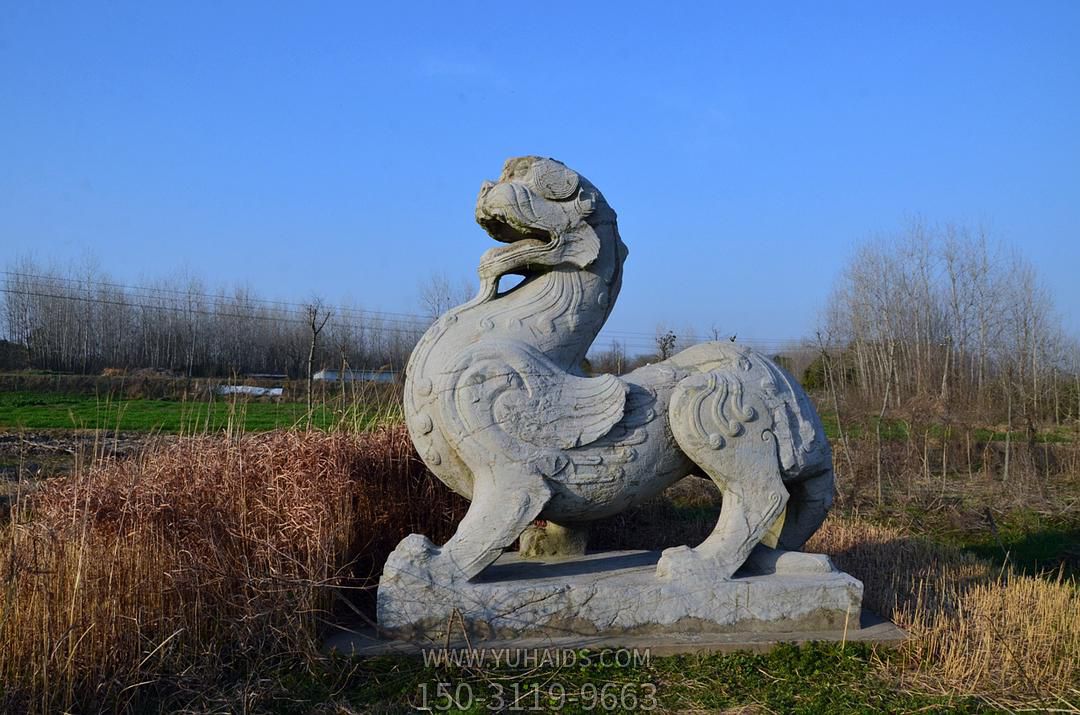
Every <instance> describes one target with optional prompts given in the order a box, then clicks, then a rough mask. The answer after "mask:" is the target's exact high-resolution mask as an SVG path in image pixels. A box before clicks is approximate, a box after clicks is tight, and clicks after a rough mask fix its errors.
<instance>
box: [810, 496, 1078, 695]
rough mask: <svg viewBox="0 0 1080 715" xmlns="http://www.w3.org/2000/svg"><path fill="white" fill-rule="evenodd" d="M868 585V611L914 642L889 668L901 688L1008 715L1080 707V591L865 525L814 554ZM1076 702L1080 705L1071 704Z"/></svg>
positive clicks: (839, 533)
mask: <svg viewBox="0 0 1080 715" xmlns="http://www.w3.org/2000/svg"><path fill="white" fill-rule="evenodd" d="M807 549H808V550H810V551H819V552H824V553H828V554H832V555H833V557H834V560H835V561H836V563H837V566H839V567H840V568H841V569H843V570H845V571H847V572H849V573H851V574H852V575H854V576H856V577H857V578H859V579H860V580H862V582H863V586H864V588H865V592H864V596H863V604H864V605H865V606H866V607H868V608H870V609H872V610H874V611H877V612H879V613H881V614H882V615H884V616H885V617H887V618H889V619H891V620H892V621H893V622H895V623H897V624H898V625H899V626H901V627H902V628H905V629H907V630H908V631H909V633H910V634H911V637H910V638H909V639H908V640H907V641H906V642H905V643H904V644H903V646H902V647H901V649H900V651H899V665H900V667H899V668H897V667H896V666H897V663H895V662H892V663H890V664H889V665H888V672H889V675H890V676H891V677H894V678H896V679H898V681H899V683H900V685H901V686H902V687H903V686H907V687H911V688H913V689H917V690H920V691H924V692H926V691H929V692H936V693H942V694H951V695H956V694H966V695H974V696H978V697H981V698H983V699H984V700H987V701H990V702H992V703H995V704H998V705H1002V706H1004V707H1021V706H1028V707H1030V706H1032V705H1033V704H1037V705H1039V706H1041V707H1048V708H1054V707H1062V706H1067V707H1069V708H1073V709H1075V708H1076V706H1077V705H1078V704H1080V681H1078V679H1080V589H1078V588H1077V584H1076V583H1075V581H1069V580H1066V579H1064V578H1063V577H1061V576H1060V575H1059V577H1058V578H1056V579H1046V578H1034V577H1029V576H1024V575H1021V574H1018V573H1014V572H1012V571H1010V570H1007V569H1001V568H999V567H996V566H994V565H993V564H991V563H989V562H987V561H984V560H981V559H979V558H976V557H975V556H972V555H971V554H967V553H964V552H961V551H959V550H957V549H954V548H950V547H947V546H943V545H940V544H936V543H933V542H930V541H927V540H925V539H920V538H913V537H911V536H910V535H908V534H906V533H905V532H903V531H901V530H900V529H897V528H895V527H889V526H882V525H878V524H874V523H871V522H868V521H865V520H863V519H860V518H858V517H857V516H851V515H849V516H833V517H830V518H829V520H827V521H826V522H825V525H824V526H823V527H822V529H821V530H820V531H819V532H818V533H817V534H816V535H815V536H814V537H813V539H812V540H811V541H810V543H808V544H807ZM1070 702H1071V705H1069V704H1068V703H1070Z"/></svg>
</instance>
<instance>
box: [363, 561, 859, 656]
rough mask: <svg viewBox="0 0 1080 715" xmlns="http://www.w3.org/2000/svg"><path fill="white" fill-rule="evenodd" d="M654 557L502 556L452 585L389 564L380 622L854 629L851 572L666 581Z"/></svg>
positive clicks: (485, 630)
mask: <svg viewBox="0 0 1080 715" xmlns="http://www.w3.org/2000/svg"><path fill="white" fill-rule="evenodd" d="M659 557H660V553H659V552H650V551H615V552H605V553H597V554H588V555H584V556H579V557H575V558H572V559H567V560H563V561H557V562H546V563H545V562H537V561H526V560H523V559H521V558H520V557H519V556H518V555H517V554H503V555H502V556H501V557H500V558H499V560H498V561H496V562H495V563H494V564H492V565H491V566H489V567H488V568H487V569H485V571H484V572H483V573H482V574H481V576H480V578H479V580H476V581H472V582H465V581H458V582H454V583H452V584H450V583H435V582H432V581H431V580H429V579H428V578H425V577H418V576H417V575H415V574H412V573H409V572H407V571H406V570H405V568H407V567H406V566H404V565H402V567H400V568H399V567H396V566H395V565H394V564H393V563H391V564H388V565H387V568H386V570H385V571H384V573H383V577H382V580H381V581H380V582H379V595H378V617H379V626H380V629H381V630H382V631H383V632H384V635H386V636H390V637H393V638H401V639H413V640H427V639H438V640H441V639H442V638H443V637H445V636H446V634H447V631H448V628H449V631H450V635H451V637H457V636H460V635H461V634H462V632H463V629H464V631H465V632H466V633H467V634H468V636H469V638H472V639H480V640H483V639H507V638H536V637H548V638H560V637H567V636H604V635H643V636H649V635H658V636H661V635H668V634H687V633H736V632H758V633H766V632H767V633H789V634H798V633H799V632H811V631H814V632H820V631H841V630H842V631H844V632H845V633H846V632H847V631H848V630H851V631H855V630H857V629H858V628H859V615H860V611H861V606H862V583H861V582H859V581H858V580H856V579H855V578H853V577H851V576H849V575H848V574H845V573H842V572H839V571H832V572H829V573H801V574H792V573H785V574H777V573H773V574H768V575H743V574H742V573H739V574H737V575H736V578H734V579H731V580H722V579H718V578H714V577H711V576H710V575H709V574H708V573H702V574H695V575H694V576H692V577H684V578H681V579H678V578H677V579H671V580H665V579H661V578H658V577H657V575H656V563H657V560H658V559H659ZM459 616H460V618H459Z"/></svg>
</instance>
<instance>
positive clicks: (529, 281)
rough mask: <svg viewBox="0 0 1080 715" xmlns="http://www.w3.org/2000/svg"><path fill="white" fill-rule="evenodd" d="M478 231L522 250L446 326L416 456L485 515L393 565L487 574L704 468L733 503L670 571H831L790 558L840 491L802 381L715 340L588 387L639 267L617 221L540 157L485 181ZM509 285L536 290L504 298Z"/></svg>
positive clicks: (498, 255)
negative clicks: (503, 559)
mask: <svg viewBox="0 0 1080 715" xmlns="http://www.w3.org/2000/svg"><path fill="white" fill-rule="evenodd" d="M476 220H477V221H478V222H479V223H480V225H481V226H482V227H483V228H484V229H485V230H486V231H487V232H488V233H489V234H490V235H491V237H492V238H494V239H495V240H497V241H501V242H503V243H506V244H508V245H506V246H503V247H497V248H493V249H491V250H489V251H487V253H485V254H484V256H483V258H482V259H481V261H480V271H479V272H480V291H479V293H478V295H477V296H476V297H475V298H474V299H473V300H471V301H469V302H468V303H466V304H464V305H461V306H459V307H457V308H453V309H452V310H450V311H448V312H447V313H446V314H445V315H443V316H442V317H441V318H439V319H438V320H437V321H436V322H435V324H434V325H432V326H431V328H430V329H429V330H428V331H427V333H426V334H425V335H424V336H423V338H422V339H421V340H420V342H419V344H418V345H417V346H416V349H415V350H414V351H413V353H412V357H411V359H410V360H409V365H408V369H407V373H406V381H405V416H406V420H407V424H408V429H409V433H410V435H411V436H412V439H413V441H414V443H415V444H416V448H417V450H418V451H419V453H420V455H421V456H422V458H423V459H424V462H425V463H426V464H427V465H428V467H429V468H430V469H431V471H432V472H434V473H435V474H436V475H437V476H438V477H439V479H441V480H442V481H443V482H445V483H446V484H447V485H448V486H449V487H450V488H451V489H453V490H454V491H456V492H457V493H459V494H461V495H463V496H465V497H467V498H469V499H471V501H472V504H471V506H470V508H469V510H468V513H467V514H466V516H465V517H464V518H463V519H462V521H461V523H460V524H459V526H458V529H457V532H456V533H455V534H454V536H453V537H452V538H451V539H450V540H449V541H448V542H447V543H446V544H444V545H443V546H441V547H436V546H435V545H434V544H432V543H431V542H430V541H428V540H427V539H426V538H425V537H423V536H420V535H417V534H413V535H411V536H409V537H408V538H406V539H405V540H403V541H402V542H401V544H399V546H398V548H397V549H396V550H395V552H394V554H393V555H392V556H391V559H392V562H393V563H394V564H395V567H396V568H399V569H400V568H403V567H404V568H406V569H408V570H409V571H411V572H413V573H422V574H425V577H426V578H430V579H432V580H435V581H452V580H455V579H472V578H473V577H475V576H477V575H478V574H479V573H480V572H481V571H482V570H483V569H484V567H485V566H487V565H488V564H490V563H492V562H493V561H494V560H495V559H496V558H497V557H498V556H499V554H500V553H501V552H502V551H503V550H504V549H505V548H506V547H508V546H510V545H511V543H512V542H513V541H514V540H515V539H517V538H518V536H519V535H521V534H522V532H523V531H524V530H525V529H526V528H527V527H529V526H530V524H531V523H532V522H533V521H534V520H536V519H544V520H548V522H549V526H550V525H551V524H555V525H561V526H562V527H564V528H567V529H570V530H573V531H580V530H583V529H584V528H585V525H586V524H587V523H588V522H589V521H592V520H595V519H598V518H601V517H605V516H609V515H611V514H615V513H617V512H620V511H622V510H624V509H626V508H627V507H629V506H631V505H633V504H636V503H639V502H641V501H643V500H645V499H648V498H649V497H651V496H653V495H655V494H657V493H658V492H660V491H661V490H663V489H664V488H666V487H667V486H669V485H671V484H673V483H674V482H675V481H677V480H679V479H681V478H682V477H684V476H686V475H687V474H690V473H693V472H695V471H697V472H702V471H703V472H705V473H706V474H708V475H709V476H710V477H711V478H712V479H713V480H714V481H715V482H716V484H717V485H718V486H719V487H720V489H721V492H722V494H723V504H722V508H721V513H720V518H719V520H718V522H717V524H716V527H715V529H714V531H713V532H712V534H711V535H710V536H709V537H708V538H707V539H705V541H704V542H703V543H701V544H699V545H698V546H696V547H694V548H688V547H686V546H681V547H677V548H673V549H667V550H665V551H664V553H663V555H662V556H661V558H660V561H659V563H658V565H657V573H658V575H659V576H661V577H668V578H671V577H676V576H679V575H680V574H688V573H692V572H694V571H697V570H699V569H708V570H710V571H711V572H713V573H716V574H719V575H720V577H722V578H729V577H730V576H732V574H734V573H735V571H736V569H738V568H739V567H740V566H742V565H743V563H744V562H745V561H747V559H748V557H751V552H752V551H753V552H754V553H753V556H752V558H753V559H755V560H756V561H755V562H756V563H759V564H762V563H764V564H766V568H767V567H768V564H771V565H772V567H773V568H774V569H778V570H794V571H820V570H828V562H827V559H826V558H825V557H818V556H817V555H812V554H796V553H786V552H787V551H788V550H796V549H799V548H801V547H802V545H803V544H804V543H805V542H806V540H807V539H808V538H809V537H810V535H811V534H813V533H814V531H816V530H817V528H818V527H819V526H820V525H821V523H822V520H823V519H824V518H825V514H826V512H827V510H828V508H829V506H830V505H831V503H832V493H833V472H832V455H831V452H830V449H829V444H828V442H827V440H826V438H825V433H824V430H823V428H822V426H821V421H820V419H819V418H818V416H817V414H816V413H815V411H814V408H813V406H812V405H811V404H810V401H809V399H808V398H807V396H806V394H805V393H804V392H803V391H802V389H801V388H800V387H799V385H798V383H796V382H795V380H794V379H792V378H791V376H789V375H788V374H787V373H786V372H784V371H783V370H782V369H780V368H779V367H777V366H776V365H775V364H774V363H773V362H771V361H770V360H768V359H767V358H765V357H764V356H762V355H760V354H759V353H757V352H755V351H753V350H751V349H750V348H748V347H745V346H742V345H737V344H734V343H731V342H716V343H705V344H701V345H696V346H694V347H692V348H690V349H688V350H685V351H683V352H681V353H679V354H678V355H675V356H674V357H672V358H671V359H669V360H665V361H663V362H660V363H657V364H654V365H647V366H645V367H642V368H640V369H638V370H635V371H633V372H631V373H629V374H627V375H622V376H620V377H616V376H614V375H602V376H600V377H585V376H583V375H582V374H581V372H580V366H581V364H582V361H583V358H584V357H585V354H586V352H587V351H588V349H589V346H590V345H591V344H592V342H593V340H594V339H595V337H596V335H597V333H598V332H599V331H600V328H601V327H602V326H603V324H604V322H605V320H606V319H607V317H608V314H609V313H610V312H611V309H612V306H613V305H614V303H615V298H616V297H617V296H618V294H619V288H620V284H621V282H622V265H623V261H624V260H625V258H626V256H627V249H626V246H625V245H624V244H623V242H622V240H621V239H620V238H619V231H618V228H617V226H616V220H615V211H613V210H612V208H611V207H610V206H609V205H608V204H607V202H606V201H605V200H604V197H603V196H602V195H601V194H600V192H599V191H598V190H597V189H596V187H594V186H593V185H592V184H591V183H589V182H588V181H587V180H586V179H585V178H584V177H582V176H581V175H579V174H577V173H576V172H574V171H573V170H571V169H569V168H568V167H566V166H564V165H563V164H562V163H560V162H558V161H555V160H553V159H545V158H541V157H535V156H527V157H521V158H517V159H510V160H509V161H507V162H506V165H505V167H504V168H503V172H502V176H501V177H500V178H499V181H498V182H497V183H491V182H484V183H483V185H482V186H481V188H480V196H479V198H478V199H477V204H476ZM509 274H514V275H519V276H523V280H521V282H520V283H519V284H517V285H516V286H514V287H513V288H510V289H508V290H502V291H501V290H500V288H499V279H500V278H502V277H503V276H505V275H509ZM769 534H771V538H769ZM763 539H764V540H765V541H766V542H768V543H770V544H771V545H774V546H778V547H779V548H778V549H772V548H769V547H766V546H764V545H760V546H759V544H760V543H761V542H762V541H763ZM578 543H579V544H580V543H581V541H580V540H579V541H578ZM755 547H756V549H755ZM581 548H583V547H581ZM781 557H782V558H781ZM778 565H779V566H778Z"/></svg>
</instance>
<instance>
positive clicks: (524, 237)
mask: <svg viewBox="0 0 1080 715" xmlns="http://www.w3.org/2000/svg"><path fill="white" fill-rule="evenodd" d="M477 223H479V224H480V226H481V227H482V228H483V229H484V230H485V231H487V233H488V235H489V236H491V237H492V238H494V239H495V240H496V241H500V242H502V243H517V242H518V241H536V242H538V243H550V242H551V235H550V234H549V233H548V232H547V231H545V230H543V229H540V228H535V227H533V226H526V225H524V224H519V223H517V222H515V221H512V220H510V219H508V218H506V217H504V216H485V217H483V218H480V219H477Z"/></svg>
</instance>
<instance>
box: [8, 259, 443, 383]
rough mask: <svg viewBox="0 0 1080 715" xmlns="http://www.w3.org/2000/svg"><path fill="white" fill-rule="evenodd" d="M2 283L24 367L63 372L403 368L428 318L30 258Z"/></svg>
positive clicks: (296, 373) (11, 336) (11, 334)
mask: <svg viewBox="0 0 1080 715" xmlns="http://www.w3.org/2000/svg"><path fill="white" fill-rule="evenodd" d="M2 286H3V287H2V294H0V296H2V299H3V304H2V308H3V314H2V320H3V328H4V331H5V332H6V339H7V340H8V341H10V342H11V343H14V344H16V345H18V346H19V347H20V348H21V352H22V353H23V354H24V363H25V364H26V365H28V366H29V367H34V368H39V369H46V370H59V371H65V372H80V373H96V372H100V371H101V370H103V369H106V368H122V369H131V368H148V367H150V368H160V369H167V370H171V371H174V372H177V373H180V374H184V375H189V376H208V375H220V376H227V375H236V374H251V373H276V374H288V375H289V376H290V377H300V376H303V375H305V374H307V373H308V368H309V364H313V365H314V366H315V369H318V368H319V367H320V366H326V367H341V366H343V365H344V366H346V367H349V368H355V369H360V368H367V369H379V368H390V369H395V370H400V369H401V368H402V367H403V365H404V363H405V360H406V359H407V358H408V355H409V352H410V351H411V349H412V347H413V345H414V344H415V343H416V340H417V339H418V337H419V335H420V334H422V332H423V330H424V328H425V327H426V324H425V320H424V319H423V318H422V317H419V316H409V315H392V314H386V313H375V312H369V311H362V310H357V309H350V308H332V309H331V308H327V307H325V306H324V305H323V303H322V302H321V301H319V300H316V299H312V300H311V301H309V302H307V303H303V304H292V303H284V302H276V301H267V300H263V299H260V298H259V297H258V296H256V295H255V294H254V293H253V292H252V291H250V290H247V289H242V288H238V289H236V290H233V291H231V292H229V293H228V294H211V293H208V292H207V290H206V288H205V286H204V284H203V283H202V281H200V280H199V279H198V278H191V277H182V278H174V279H164V280H158V281H154V282H152V283H150V284H148V285H145V286H141V287H133V286H126V285H121V284H118V283H115V282H113V281H111V280H110V279H109V277H108V276H107V275H106V274H104V273H103V272H102V271H100V270H98V269H96V268H93V267H82V268H79V269H67V270H56V269H46V268H43V267H41V266H39V265H36V264H35V263H34V262H33V261H30V260H27V259H22V260H20V261H18V262H16V263H15V264H13V265H10V266H9V267H8V269H7V270H6V271H5V272H4V273H3V281H2ZM313 311H314V313H315V316H314V322H313V318H312V312H313ZM316 327H317V328H319V329H318V331H316V330H315V328H316ZM316 332H317V333H318V336H317V337H318V339H317V340H316V339H315V338H316V335H315V333H316ZM8 353H10V351H8Z"/></svg>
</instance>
